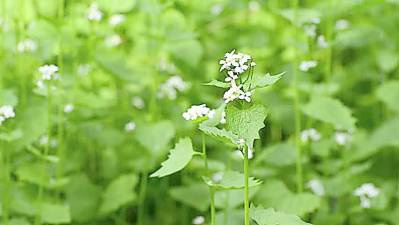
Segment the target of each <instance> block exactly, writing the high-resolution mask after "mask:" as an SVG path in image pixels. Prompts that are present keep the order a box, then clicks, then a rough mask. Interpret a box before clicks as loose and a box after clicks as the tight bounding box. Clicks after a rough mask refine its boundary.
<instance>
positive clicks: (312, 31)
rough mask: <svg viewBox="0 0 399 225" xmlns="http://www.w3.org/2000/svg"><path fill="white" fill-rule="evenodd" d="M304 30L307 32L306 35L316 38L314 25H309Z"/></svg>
mask: <svg viewBox="0 0 399 225" xmlns="http://www.w3.org/2000/svg"><path fill="white" fill-rule="evenodd" d="M303 30H304V31H305V34H306V35H307V36H309V37H312V38H314V37H316V25H314V24H307V25H304V26H303Z"/></svg>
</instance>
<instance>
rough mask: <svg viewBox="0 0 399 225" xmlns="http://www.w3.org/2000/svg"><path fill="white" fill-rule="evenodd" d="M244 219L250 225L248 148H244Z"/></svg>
mask: <svg viewBox="0 0 399 225" xmlns="http://www.w3.org/2000/svg"><path fill="white" fill-rule="evenodd" d="M244 177H245V178H244V187H245V188H244V195H245V201H244V219H245V223H244V224H245V225H249V166H248V146H246V147H245V148H244Z"/></svg>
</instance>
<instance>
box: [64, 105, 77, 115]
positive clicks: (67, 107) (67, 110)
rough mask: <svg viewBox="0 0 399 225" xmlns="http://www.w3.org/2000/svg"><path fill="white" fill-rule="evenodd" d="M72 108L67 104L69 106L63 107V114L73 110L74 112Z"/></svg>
mask: <svg viewBox="0 0 399 225" xmlns="http://www.w3.org/2000/svg"><path fill="white" fill-rule="evenodd" d="M74 108H75V107H74V106H73V105H72V104H71V103H69V104H66V105H65V106H64V112H65V113H71V112H72V111H73V110H74Z"/></svg>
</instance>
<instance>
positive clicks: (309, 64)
mask: <svg viewBox="0 0 399 225" xmlns="http://www.w3.org/2000/svg"><path fill="white" fill-rule="evenodd" d="M316 66H317V61H315V60H310V61H302V62H301V63H300V64H299V70H300V71H302V72H307V71H309V70H310V69H311V68H314V67H316Z"/></svg>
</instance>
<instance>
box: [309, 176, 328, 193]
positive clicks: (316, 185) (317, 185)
mask: <svg viewBox="0 0 399 225" xmlns="http://www.w3.org/2000/svg"><path fill="white" fill-rule="evenodd" d="M307 186H308V188H309V189H310V190H311V191H312V192H313V193H314V194H315V195H317V196H324V195H325V190H324V186H323V183H321V181H320V180H317V179H312V180H310V181H309V182H308V183H307Z"/></svg>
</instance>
